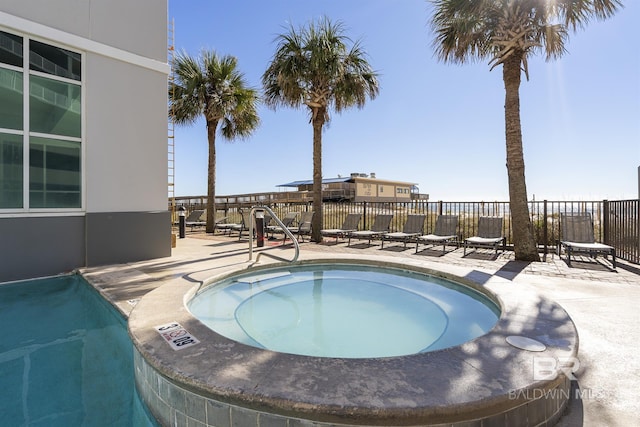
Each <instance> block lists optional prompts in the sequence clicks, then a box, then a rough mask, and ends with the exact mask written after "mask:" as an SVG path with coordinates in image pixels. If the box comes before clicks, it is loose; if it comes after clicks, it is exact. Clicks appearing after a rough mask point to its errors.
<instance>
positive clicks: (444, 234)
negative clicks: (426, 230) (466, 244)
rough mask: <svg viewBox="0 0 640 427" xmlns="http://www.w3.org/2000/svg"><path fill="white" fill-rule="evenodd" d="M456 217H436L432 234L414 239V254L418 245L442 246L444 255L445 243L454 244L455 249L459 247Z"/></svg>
mask: <svg viewBox="0 0 640 427" xmlns="http://www.w3.org/2000/svg"><path fill="white" fill-rule="evenodd" d="M457 230H458V216H457V215H438V217H437V218H436V229H435V230H434V231H433V233H432V234H427V235H424V236H418V238H417V239H416V253H418V247H419V246H420V243H422V244H424V245H442V254H443V255H444V253H445V250H446V247H447V243H455V245H456V247H460V243H459V241H458V235H457V232H458V231H457Z"/></svg>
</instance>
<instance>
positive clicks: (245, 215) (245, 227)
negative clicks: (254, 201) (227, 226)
mask: <svg viewBox="0 0 640 427" xmlns="http://www.w3.org/2000/svg"><path fill="white" fill-rule="evenodd" d="M250 213H251V210H243V211H242V212H241V215H242V222H241V223H240V224H235V225H234V226H233V227H231V230H230V231H237V232H238V240H240V239H241V238H242V233H243V232H244V231H249V225H250V224H251V222H250V221H253V215H250ZM229 234H231V232H229ZM249 237H250V238H252V237H253V236H249Z"/></svg>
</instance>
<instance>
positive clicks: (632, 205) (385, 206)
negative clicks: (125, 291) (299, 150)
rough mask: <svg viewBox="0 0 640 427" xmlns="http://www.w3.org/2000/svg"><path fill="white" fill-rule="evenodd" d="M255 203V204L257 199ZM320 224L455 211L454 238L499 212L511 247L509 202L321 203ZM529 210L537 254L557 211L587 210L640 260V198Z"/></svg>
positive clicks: (601, 234)
mask: <svg viewBox="0 0 640 427" xmlns="http://www.w3.org/2000/svg"><path fill="white" fill-rule="evenodd" d="M176 202H177V206H181V205H182V206H184V207H185V208H186V209H187V214H188V213H189V212H190V211H191V210H194V209H204V208H205V207H206V198H202V197H199V198H191V199H188V198H185V199H182V200H180V201H178V200H177V201H176ZM256 204H259V203H256ZM251 206H252V204H246V205H243V204H218V205H217V209H218V213H217V215H216V218H220V217H227V218H228V221H229V222H239V221H240V211H241V210H242V209H248V208H250V207H251ZM323 206H324V208H323V209H324V215H323V216H324V218H323V226H324V228H339V227H340V226H341V225H342V222H343V221H344V218H345V217H346V215H347V214H348V213H352V212H358V213H362V214H363V219H362V220H361V221H360V228H361V229H367V228H369V227H370V226H371V224H372V223H373V219H374V218H375V216H376V215H377V214H382V213H384V214H393V221H392V223H391V229H392V231H396V230H401V229H402V226H403V224H404V222H405V220H406V218H407V215H409V214H424V215H426V220H425V233H431V232H433V231H434V229H435V222H436V218H437V216H438V215H441V214H447V215H458V217H459V218H460V222H459V231H458V233H459V238H460V239H464V238H465V237H469V236H473V235H475V234H476V231H477V227H478V218H479V217H481V216H501V217H503V218H504V235H505V236H506V238H507V245H508V246H511V247H512V246H513V241H512V233H511V214H510V210H509V202H444V201H436V202H430V201H425V200H413V201H410V202H402V203H393V202H325V203H324V205H323ZM269 207H270V208H271V209H272V210H273V211H274V212H275V213H276V214H277V215H278V216H279V217H283V216H284V215H285V214H286V213H287V212H292V211H293V212H304V211H308V210H311V209H312V203H311V202H310V201H306V202H298V203H296V202H287V203H270V204H269ZM529 212H530V215H531V220H532V223H533V227H534V232H535V236H536V242H537V243H538V247H539V250H540V252H541V253H542V254H544V255H546V254H548V253H550V252H553V251H555V250H556V245H557V242H558V240H559V239H560V214H576V213H587V212H588V213H591V215H592V218H593V222H594V234H595V237H596V241H598V242H601V243H605V244H607V245H611V246H613V247H615V248H616V255H617V257H618V258H620V259H624V260H626V261H629V262H632V263H635V264H640V201H639V200H618V201H608V200H601V201H548V200H541V201H532V202H529Z"/></svg>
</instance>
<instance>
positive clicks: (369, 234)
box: [347, 214, 393, 246]
mask: <svg viewBox="0 0 640 427" xmlns="http://www.w3.org/2000/svg"><path fill="white" fill-rule="evenodd" d="M392 219H393V215H389V214H379V215H376V218H375V219H374V220H373V225H372V226H371V229H369V230H360V231H352V232H351V233H349V235H348V236H349V241H348V243H347V246H350V245H351V238H352V237H353V238H356V239H368V240H369V245H371V239H374V238H376V237H380V236H381V235H383V234H385V233H388V232H389V227H390V226H391V220H392Z"/></svg>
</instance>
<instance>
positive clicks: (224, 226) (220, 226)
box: [213, 216, 240, 234]
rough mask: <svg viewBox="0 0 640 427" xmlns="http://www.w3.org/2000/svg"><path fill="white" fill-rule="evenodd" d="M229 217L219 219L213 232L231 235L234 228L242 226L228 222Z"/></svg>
mask: <svg viewBox="0 0 640 427" xmlns="http://www.w3.org/2000/svg"><path fill="white" fill-rule="evenodd" d="M228 220H229V217H227V216H225V217H223V218H218V219H216V221H215V224H214V226H213V232H214V233H215V232H216V231H220V232H221V233H222V234H224V233H230V232H231V229H232V228H233V227H238V226H239V225H240V224H239V223H235V222H227V221H228Z"/></svg>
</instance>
